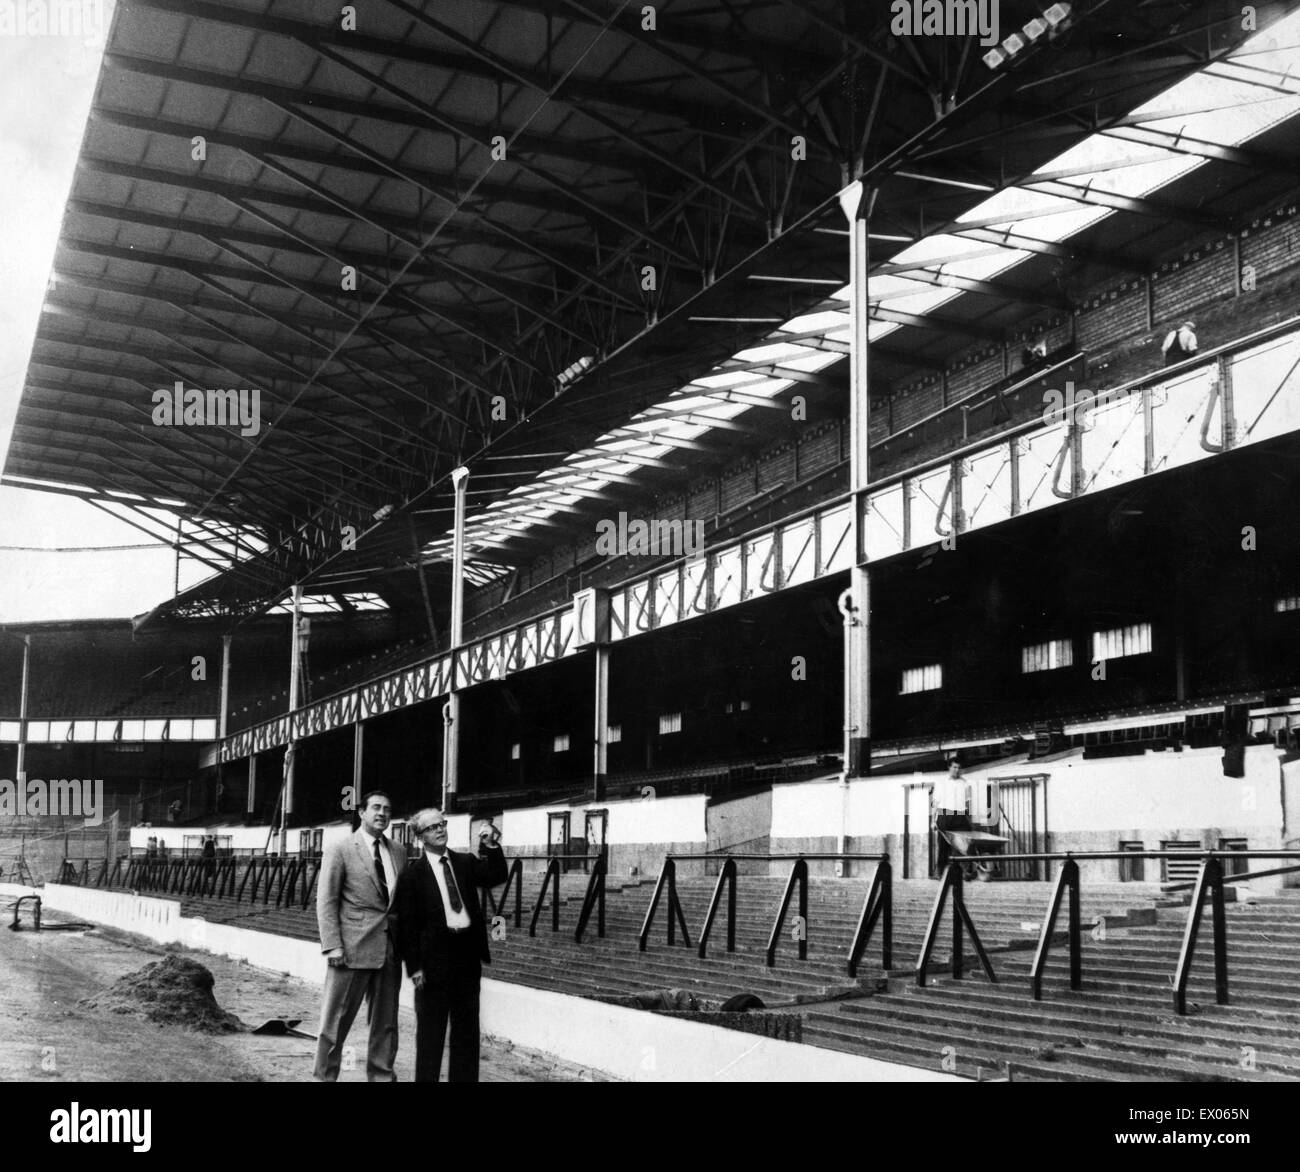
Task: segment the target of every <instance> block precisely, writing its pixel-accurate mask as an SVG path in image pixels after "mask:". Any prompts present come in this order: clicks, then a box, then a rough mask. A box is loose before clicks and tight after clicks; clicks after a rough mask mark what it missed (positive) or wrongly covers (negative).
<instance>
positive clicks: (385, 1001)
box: [314, 941, 402, 1082]
mask: <svg viewBox="0 0 1300 1172" xmlns="http://www.w3.org/2000/svg"><path fill="white" fill-rule="evenodd" d="M401 986H402V968H401V965H400V964H399V963H398V961H397V958H396V956H395V955H394V954H393V946H392V942H391V941H390V942H389V945H388V957H387V959H386V960H385V962H384V965H383V967H382V968H377V969H350V968H334V967H332V966H331V967H330V968H327V969H326V970H325V1003H324V1005H322V1007H321V1017H320V1037H319V1038H318V1039H317V1042H316V1069H315V1071H314V1074H315V1077H316V1078H317V1079H319V1080H320V1081H321V1082H335V1081H336V1080H337V1079H338V1077H339V1067H340V1065H341V1064H342V1061H343V1043H344V1042H346V1041H347V1037H348V1031H349V1030H350V1029H351V1028H352V1023H353V1022H354V1021H355V1020H356V1016H357V1011H358V1010H359V1009H360V1008H361V1002H362V1001H365V1002H366V1006H367V1011H366V1018H367V1020H368V1021H369V1023H370V1044H369V1046H368V1048H367V1050H366V1080H367V1081H368V1082H396V1081H397V1075H396V1074H394V1073H393V1060H394V1059H395V1058H396V1057H397V994H398V991H399V990H400V989H401Z"/></svg>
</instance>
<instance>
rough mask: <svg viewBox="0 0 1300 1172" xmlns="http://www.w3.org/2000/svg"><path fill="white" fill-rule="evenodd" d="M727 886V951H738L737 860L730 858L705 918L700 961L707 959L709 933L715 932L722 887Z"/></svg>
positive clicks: (716, 886)
mask: <svg viewBox="0 0 1300 1172" xmlns="http://www.w3.org/2000/svg"><path fill="white" fill-rule="evenodd" d="M724 883H725V884H726V885H727V951H728V952H735V951H736V860H735V859H733V858H728V859H727V861H726V862H725V863H723V864H722V870H721V871H719V872H718V882H717V884H716V885H715V886H714V888H713V898H712V899H711V900H709V910H708V914H707V915H705V917H704V927H703V928H701V929H700V959H701V960H703V959H704V957H705V952H706V949H707V948H708V945H709V933H710V932H712V931H713V920H714V917H716V916H717V914H718V904H719V903H721V902H722V885H723V884H724Z"/></svg>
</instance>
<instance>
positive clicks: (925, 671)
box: [899, 663, 943, 696]
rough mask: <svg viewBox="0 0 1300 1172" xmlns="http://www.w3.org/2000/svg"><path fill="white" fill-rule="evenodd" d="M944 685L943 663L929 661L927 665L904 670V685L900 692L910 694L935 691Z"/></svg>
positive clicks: (905, 694)
mask: <svg viewBox="0 0 1300 1172" xmlns="http://www.w3.org/2000/svg"><path fill="white" fill-rule="evenodd" d="M942 687H943V664H941V663H928V664H926V665H925V667H909V668H907V670H905V671H904V672H903V686H902V687H901V688H899V692H900V693H901V694H902V695H904V696H910V695H912V693H914V692H933V691H935V690H936V689H938V688H942Z"/></svg>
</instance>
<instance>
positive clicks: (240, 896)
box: [235, 857, 257, 903]
mask: <svg viewBox="0 0 1300 1172" xmlns="http://www.w3.org/2000/svg"><path fill="white" fill-rule="evenodd" d="M256 869H257V859H256V857H254V858H251V859H249V860H248V866H247V867H245V868H244V877H243V879H241V880H240V881H239V890H238V891H236V892H235V902H236V903H242V902H243V900H244V891H245V889H246V888H247V887H248V880H249V877H250V876H252V875H253V872H254V871H255V870H256ZM253 890H254V891H255V892H256V890H257V880H256V878H254V879H253ZM249 899H250V900H251V899H252V896H249Z"/></svg>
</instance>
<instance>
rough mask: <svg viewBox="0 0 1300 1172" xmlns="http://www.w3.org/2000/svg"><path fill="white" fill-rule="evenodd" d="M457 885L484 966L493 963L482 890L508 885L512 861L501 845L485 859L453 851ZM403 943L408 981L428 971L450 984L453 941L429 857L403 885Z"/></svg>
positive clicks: (487, 850)
mask: <svg viewBox="0 0 1300 1172" xmlns="http://www.w3.org/2000/svg"><path fill="white" fill-rule="evenodd" d="M447 857H448V858H449V859H450V860H451V869H452V873H453V874H454V875H455V876H456V886H457V887H458V888H460V897H461V900H462V901H463V902H464V904H465V910H466V911H467V912H469V931H470V932H472V933H473V934H474V938H475V940H476V941H477V943H478V953H479V957H480V959H481V960H482V961H483V963H484V964H491V963H492V956H491V954H490V953H489V951H488V938H487V923H486V921H485V920H484V917H483V909H482V908H481V907H480V906H479V901H478V889H479V888H480V887H496V886H497V885H498V884H501V883H504V882H505V881H506V875H507V873H508V871H507V868H506V857H505V854H504V853H503V852H502V850H501V848H500V847H499V846H495V847H489V846H485V847H483V851H482V854H479V855H468V854H463V853H461V852H460V851H453V850H449V851H448V852H447ZM394 910H395V911H396V913H397V939H398V947H399V951H400V952H401V955H402V961H403V963H405V965H406V972H407V975H408V976H411V975H414V974H415V973H417V972H423V973H424V975H425V977H426V978H428V979H429V980H431V981H434V982H435V983H436V982H439V981H440V980H445V978H446V975H447V972H448V967H449V964H450V959H449V957H450V954H449V952H448V948H447V941H448V939H449V937H450V933H449V932H448V931H447V909H446V908H445V907H444V906H443V903H442V892H441V890H440V889H439V887H438V881H437V879H435V878H434V876H433V868H432V867H431V866H430V864H429V856H428V854H427V853H424V854H421V856H420V857H419V859H417V860H416V861H415V862H413V863H412V864H411V865H410V866H409V867H407V869H406V870H405V871H404V872H403V873H402V876H401V878H400V879H398V881H397V899H396V901H395V903H394Z"/></svg>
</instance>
